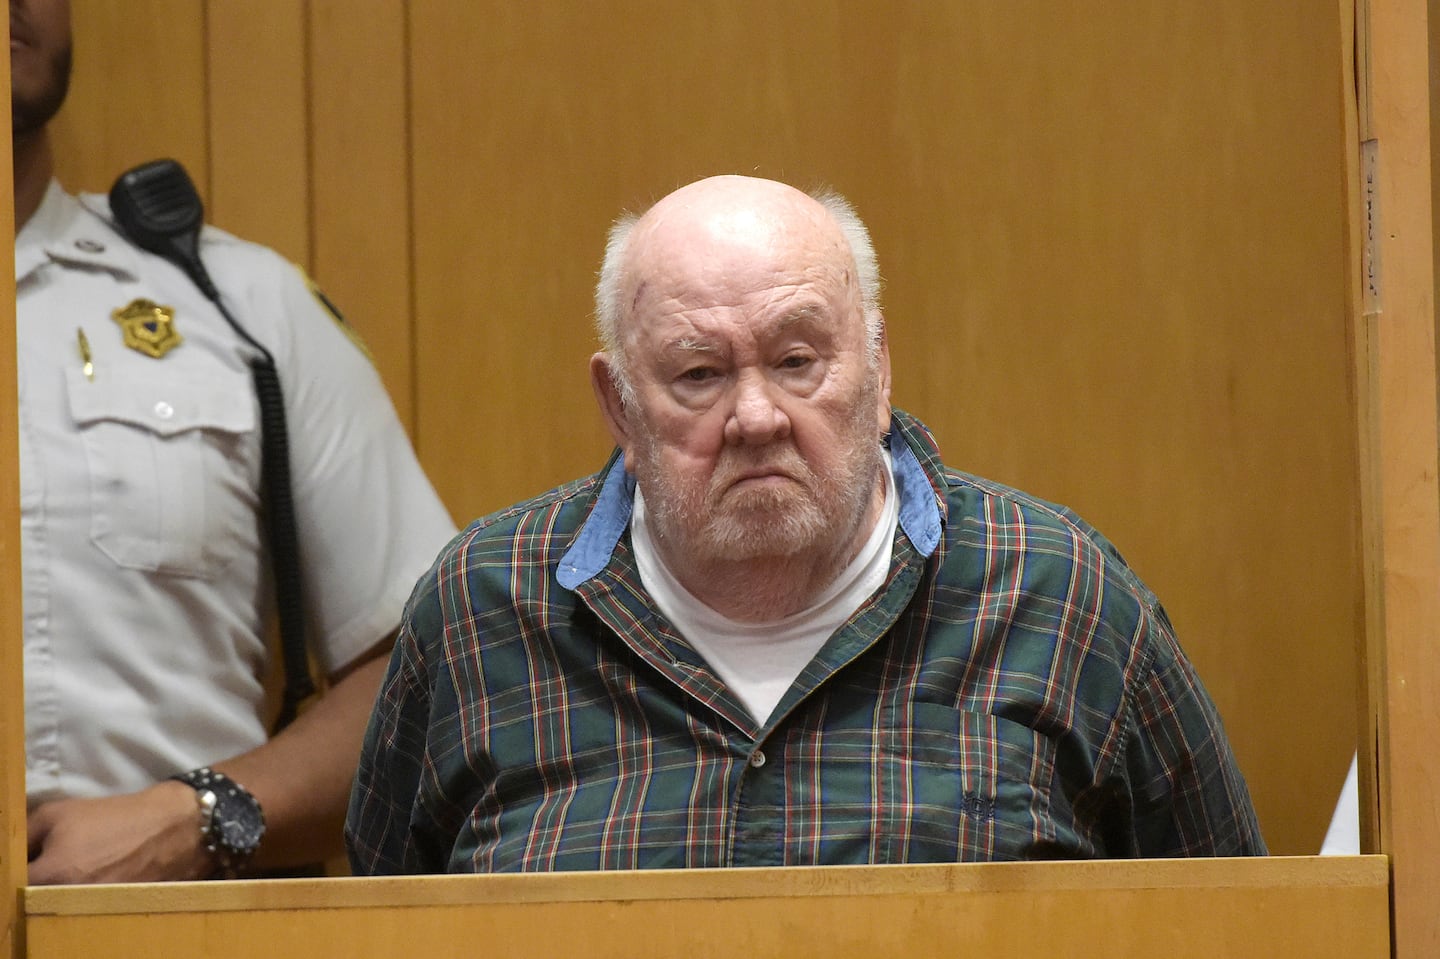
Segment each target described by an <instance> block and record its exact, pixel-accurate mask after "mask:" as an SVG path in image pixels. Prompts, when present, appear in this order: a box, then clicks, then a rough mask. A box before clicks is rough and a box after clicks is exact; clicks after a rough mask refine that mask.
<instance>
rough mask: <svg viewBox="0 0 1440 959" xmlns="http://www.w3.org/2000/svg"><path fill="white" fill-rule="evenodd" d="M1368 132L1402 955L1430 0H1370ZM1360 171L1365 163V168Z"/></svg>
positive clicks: (1419, 873) (1430, 636) (1392, 803)
mask: <svg viewBox="0 0 1440 959" xmlns="http://www.w3.org/2000/svg"><path fill="white" fill-rule="evenodd" d="M1367 6H1368V21H1369V30H1368V35H1367V36H1366V38H1365V39H1366V41H1367V44H1368V53H1369V56H1368V67H1369V69H1368V71H1365V74H1364V78H1363V79H1364V82H1363V83H1362V84H1361V88H1362V90H1363V91H1364V93H1365V94H1366V96H1367V98H1368V101H1367V102H1366V103H1365V107H1366V109H1365V110H1363V111H1362V113H1363V114H1364V115H1365V116H1366V117H1367V118H1368V123H1366V124H1365V129H1363V130H1362V136H1365V137H1367V138H1373V139H1374V141H1375V142H1376V144H1377V160H1376V163H1375V167H1374V172H1375V177H1374V183H1375V189H1374V191H1373V194H1372V195H1369V196H1367V199H1368V200H1372V201H1373V203H1374V204H1375V209H1377V210H1378V219H1376V220H1374V229H1373V231H1372V232H1373V236H1374V238H1375V243H1376V245H1377V248H1378V262H1379V270H1380V273H1379V282H1378V301H1377V303H1376V304H1375V308H1374V309H1372V310H1371V311H1370V315H1368V316H1367V317H1366V321H1367V332H1368V335H1367V338H1366V344H1367V346H1368V349H1369V352H1368V355H1366V356H1364V357H1363V358H1362V362H1364V363H1365V364H1366V365H1367V367H1368V369H1369V370H1371V371H1373V374H1374V382H1373V385H1372V387H1371V396H1370V404H1371V408H1372V409H1373V414H1372V416H1373V428H1372V431H1371V436H1370V450H1369V451H1367V459H1368V460H1370V461H1372V462H1374V463H1376V464H1378V470H1379V474H1380V490H1379V502H1378V504H1377V505H1376V507H1375V509H1374V510H1373V511H1372V514H1371V516H1372V520H1371V523H1372V527H1373V528H1372V535H1373V539H1374V541H1375V543H1376V544H1377V546H1378V549H1377V550H1375V551H1373V553H1372V555H1371V557H1370V563H1371V565H1372V566H1373V567H1374V568H1375V575H1376V577H1377V578H1378V579H1379V581H1380V585H1381V603H1382V605H1381V612H1380V616H1381V622H1382V624H1383V627H1382V631H1381V632H1380V633H1379V634H1377V635H1374V636H1372V637H1371V653H1372V660H1373V661H1374V662H1375V663H1376V664H1377V665H1378V666H1380V667H1382V668H1379V669H1375V670H1372V672H1371V675H1372V676H1373V677H1374V680H1375V684H1374V688H1373V689H1372V692H1371V697H1370V702H1371V703H1372V707H1373V708H1374V709H1375V710H1376V726H1377V728H1378V731H1379V758H1380V761H1379V763H1378V769H1379V774H1380V775H1379V785H1380V789H1379V797H1380V799H1379V804H1378V805H1379V813H1380V823H1379V825H1380V850H1381V851H1382V852H1385V853H1387V854H1388V855H1389V856H1390V857H1391V864H1392V878H1393V889H1392V902H1393V910H1392V912H1393V917H1394V928H1395V933H1394V935H1395V943H1394V944H1395V955H1396V957H1397V959H1422V957H1423V959H1429V957H1432V956H1436V955H1440V909H1437V908H1436V904H1437V903H1440V856H1437V852H1440V804H1437V802H1436V796H1437V795H1440V757H1437V756H1436V754H1435V751H1434V749H1433V748H1429V747H1430V744H1431V743H1432V742H1433V740H1434V735H1435V730H1436V729H1437V728H1440V655H1437V649H1440V483H1437V473H1440V462H1437V449H1440V423H1437V417H1436V402H1437V391H1436V346H1435V339H1436V325H1435V324H1436V315H1435V291H1436V286H1435V284H1436V280H1437V275H1436V272H1435V250H1434V230H1435V219H1434V209H1435V208H1434V206H1433V204H1432V189H1433V183H1432V180H1431V173H1432V166H1431V142H1432V140H1431V138H1432V136H1433V135H1434V129H1433V125H1434V123H1435V122H1436V113H1435V111H1436V109H1437V104H1436V103H1434V102H1432V99H1431V95H1430V71H1431V66H1430V64H1431V62H1432V61H1433V58H1434V57H1435V56H1436V55H1437V54H1440V29H1437V28H1436V27H1434V26H1433V25H1429V24H1428V14H1429V10H1428V9H1427V3H1426V2H1425V0H1369V2H1368V4H1367ZM1363 172H1364V171H1362V173H1363Z"/></svg>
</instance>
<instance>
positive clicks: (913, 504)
mask: <svg viewBox="0 0 1440 959" xmlns="http://www.w3.org/2000/svg"><path fill="white" fill-rule="evenodd" d="M897 437H898V439H897ZM889 444H890V455H891V457H892V458H893V459H894V476H895V493H896V495H897V496H899V498H900V528H901V529H902V530H904V531H905V535H906V536H908V537H909V538H910V542H911V543H913V544H914V546H915V549H916V551H917V552H919V553H920V555H922V556H929V555H930V554H931V553H933V552H934V551H935V547H936V546H938V545H939V543H940V527H941V525H942V523H943V521H944V518H943V516H942V514H941V511H940V499H939V497H938V495H937V484H938V482H939V479H938V475H937V477H936V479H934V480H932V479H931V477H930V475H929V474H928V471H927V466H928V467H930V468H931V469H935V468H937V467H938V465H939V460H938V452H939V451H938V450H936V449H935V446H934V440H933V439H931V438H930V435H929V432H928V431H926V430H925V427H924V426H923V425H921V424H920V421H919V420H916V419H915V418H914V417H912V416H909V415H908V414H905V413H902V412H900V411H899V410H896V411H895V413H894V414H893V416H892V418H891V432H890V438H889ZM604 473H605V478H604V480H603V481H602V482H601V485H600V492H599V493H597V494H596V496H595V507H594V509H592V510H591V511H590V515H589V516H587V517H586V518H585V524H584V525H583V526H581V527H580V533H579V535H577V536H576V537H575V541H574V542H573V543H571V544H570V548H569V549H567V550H566V551H565V555H564V556H562V557H560V566H559V569H558V570H557V573H556V579H557V580H558V581H559V583H560V585H561V586H563V587H565V588H566V589H576V588H578V587H579V586H580V584H581V583H583V582H585V581H586V580H588V579H590V578H592V577H594V576H596V575H598V574H599V573H600V571H601V570H603V569H604V568H605V567H606V565H607V564H608V563H609V562H610V556H611V554H612V553H614V551H615V546H616V544H618V543H619V542H620V537H621V536H623V535H624V534H625V530H626V529H627V528H629V526H630V515H631V512H632V510H633V508H634V501H635V480H634V478H633V477H631V476H630V475H629V474H627V473H626V472H625V459H624V457H623V456H621V455H619V454H618V453H616V454H613V455H612V456H611V458H610V462H609V464H607V467H606V469H605V471H604Z"/></svg>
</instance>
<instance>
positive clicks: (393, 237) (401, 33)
mask: <svg viewBox="0 0 1440 959" xmlns="http://www.w3.org/2000/svg"><path fill="white" fill-rule="evenodd" d="M309 25H310V36H311V41H310V53H311V56H310V120H311V137H310V153H311V158H312V164H313V168H312V169H313V172H312V176H311V180H310V190H311V204H312V214H313V222H312V251H313V261H312V268H313V271H314V274H315V276H316V277H317V278H318V279H320V280H321V282H323V284H324V286H325V290H326V292H327V293H328V295H329V296H330V298H331V299H332V300H333V301H335V302H336V303H337V304H338V305H339V306H340V308H341V309H342V310H343V311H344V312H345V315H346V318H347V319H348V320H349V321H350V323H351V324H352V325H353V326H354V327H355V329H356V330H357V331H358V332H359V333H360V334H361V336H362V337H363V338H364V340H365V342H366V344H367V345H368V346H369V347H370V351H371V353H372V354H373V355H374V357H375V365H376V366H377V367H379V369H380V375H381V377H382V378H383V379H384V380H385V385H386V387H387V388H388V389H389V390H390V396H391V398H392V399H393V400H394V401H395V408H396V410H397V412H398V413H399V414H400V419H401V421H402V422H404V423H405V424H406V425H407V426H408V427H410V428H411V430H412V435H413V429H414V397H413V390H414V375H413V373H414V371H413V369H412V360H413V355H414V350H413V344H414V337H415V330H414V322H413V315H412V310H411V296H410V288H411V283H410V276H411V273H410V238H411V234H410V183H409V172H410V171H409V162H410V160H409V158H410V151H409V122H408V103H407V94H408V92H409V91H408V86H407V82H406V76H407V75H406V56H407V54H408V48H407V46H406V20H405V4H404V3H403V2H402V0H369V2H367V3H366V4H365V8H364V16H356V7H355V4H354V3H353V2H352V0H311V3H310V10H309Z"/></svg>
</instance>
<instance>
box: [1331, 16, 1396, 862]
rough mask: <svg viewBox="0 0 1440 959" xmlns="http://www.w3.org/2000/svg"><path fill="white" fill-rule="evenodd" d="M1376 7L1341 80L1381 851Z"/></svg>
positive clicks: (1373, 794) (1363, 806)
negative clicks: (1366, 288) (1371, 204)
mask: <svg viewBox="0 0 1440 959" xmlns="http://www.w3.org/2000/svg"><path fill="white" fill-rule="evenodd" d="M1368 17H1369V5H1368V3H1367V0H1340V18H1341V24H1342V27H1341V43H1342V46H1343V48H1344V49H1343V50H1342V53H1341V64H1342V67H1341V70H1342V73H1341V81H1342V90H1341V93H1342V97H1343V101H1344V105H1343V109H1344V122H1345V143H1346V145H1347V149H1346V156H1345V206H1346V209H1347V210H1348V215H1347V223H1348V227H1347V232H1348V235H1349V240H1348V251H1347V253H1348V255H1347V258H1346V269H1347V277H1346V289H1348V290H1349V302H1348V304H1347V306H1346V315H1347V316H1348V317H1349V319H1350V329H1351V334H1352V337H1351V344H1352V345H1351V350H1352V358H1353V363H1354V375H1353V377H1352V386H1351V396H1352V400H1353V403H1354V406H1355V427H1356V436H1357V443H1356V448H1357V449H1358V450H1359V451H1360V462H1359V477H1358V480H1359V484H1358V485H1359V495H1360V509H1359V520H1360V525H1361V529H1360V535H1359V537H1358V541H1359V542H1360V546H1361V555H1362V578H1363V584H1362V595H1363V596H1364V598H1365V613H1364V617H1365V618H1364V629H1363V631H1362V633H1361V634H1360V635H1359V636H1358V637H1356V639H1357V641H1358V642H1359V644H1360V651H1359V652H1360V655H1359V657H1358V663H1359V669H1360V677H1359V680H1360V691H1361V695H1360V697H1359V701H1358V703H1357V708H1358V710H1359V715H1358V717H1357V722H1356V734H1357V735H1356V739H1357V750H1356V752H1357V754H1358V756H1359V780H1360V811H1361V815H1360V848H1361V850H1362V851H1364V852H1376V851H1378V850H1379V848H1380V834H1379V823H1380V809H1379V786H1378V763H1379V755H1378V749H1379V735H1380V725H1379V718H1380V716H1379V703H1380V702H1381V701H1382V700H1383V698H1384V697H1383V683H1382V679H1383V677H1384V674H1385V673H1384V659H1383V655H1382V654H1383V652H1384V649H1383V644H1378V643H1377V644H1376V645H1375V647H1374V648H1373V649H1372V648H1370V644H1369V643H1368V642H1367V641H1366V638H1367V637H1379V636H1381V635H1382V631H1383V626H1384V602H1383V600H1384V594H1383V589H1382V585H1383V584H1382V578H1381V576H1380V569H1381V557H1382V553H1381V549H1380V535H1379V533H1380V523H1379V503H1380V501H1379V495H1380V494H1379V491H1380V479H1379V473H1380V470H1379V455H1378V449H1377V447H1376V446H1375V442H1376V439H1375V438H1376V421H1375V403H1374V390H1375V382H1376V380H1375V376H1376V371H1375V361H1376V359H1377V355H1378V354H1377V352H1376V344H1375V342H1374V334H1375V327H1376V322H1377V320H1378V314H1377V313H1375V312H1373V311H1367V310H1366V297H1365V295H1364V293H1363V292H1362V290H1363V284H1364V272H1365V267H1366V265H1367V257H1366V255H1365V252H1364V251H1365V246H1366V243H1367V242H1369V241H1370V240H1371V239H1373V237H1371V236H1370V234H1369V231H1368V229H1367V221H1366V201H1367V198H1369V197H1370V196H1371V194H1372V192H1373V184H1370V183H1368V182H1367V179H1366V172H1365V164H1364V163H1363V162H1362V157H1361V154H1362V152H1363V151H1364V150H1365V147H1364V144H1365V142H1366V141H1367V140H1369V131H1370V126H1369V124H1370V104H1369V84H1370V77H1369V73H1370V56H1369V23H1368Z"/></svg>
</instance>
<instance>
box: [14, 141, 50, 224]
mask: <svg viewBox="0 0 1440 959" xmlns="http://www.w3.org/2000/svg"><path fill="white" fill-rule="evenodd" d="M54 174H55V158H54V156H53V155H52V154H51V152H50V135H49V133H48V132H47V131H46V128H45V127H41V128H40V129H38V130H33V131H31V132H29V133H22V134H20V135H19V136H17V137H16V138H15V232H16V233H17V234H18V233H19V232H20V228H21V227H23V226H24V225H25V224H26V223H28V222H29V220H30V218H31V217H32V216H34V215H35V211H36V210H38V209H40V201H41V200H43V199H45V189H46V187H48V186H49V185H50V178H51V177H52V176H54Z"/></svg>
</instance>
